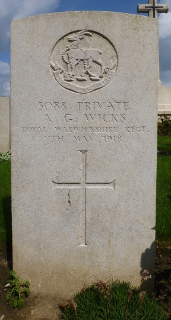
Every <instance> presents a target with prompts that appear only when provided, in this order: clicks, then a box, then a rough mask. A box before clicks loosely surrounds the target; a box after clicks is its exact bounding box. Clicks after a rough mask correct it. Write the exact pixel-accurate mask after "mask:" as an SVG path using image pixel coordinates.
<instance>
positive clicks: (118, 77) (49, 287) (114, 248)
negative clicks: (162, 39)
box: [11, 12, 158, 298]
mask: <svg viewBox="0 0 171 320" xmlns="http://www.w3.org/2000/svg"><path fill="white" fill-rule="evenodd" d="M11 32H12V35H11V43H12V44H11V50H12V51H11V103H12V129H11V131H12V215H13V268H14V270H15V271H16V272H17V273H18V274H19V275H20V277H21V278H23V279H28V280H29V281H30V283H31V290H32V292H34V293H42V294H43V293H48V294H51V295H56V296H58V297H60V298H68V297H71V295H72V294H73V293H75V292H77V291H78V290H80V289H81V288H82V287H83V286H84V285H90V284H91V283H93V282H95V281H98V280H103V281H108V280H111V279H120V280H125V281H130V282H131V283H132V284H133V285H139V284H140V279H141V273H142V271H143V270H144V269H148V270H149V271H150V273H151V274H152V275H153V271H154V241H155V231H154V227H155V185H156V155H157V152H156V135H157V134H156V131H157V130H156V126H157V97H158V94H157V88H158V21H156V20H153V19H150V18H146V17H142V16H136V15H128V14H120V13H112V12H65V13H56V14H50V15H42V16H36V17H31V18H27V19H22V20H18V21H13V22H12V28H11ZM152 283H153V278H152V280H151V286H152Z"/></svg>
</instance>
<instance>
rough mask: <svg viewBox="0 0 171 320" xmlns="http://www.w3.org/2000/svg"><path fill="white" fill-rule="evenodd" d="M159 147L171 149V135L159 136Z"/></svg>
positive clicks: (166, 149) (165, 149) (160, 148)
mask: <svg viewBox="0 0 171 320" xmlns="http://www.w3.org/2000/svg"><path fill="white" fill-rule="evenodd" d="M157 149H158V150H161V151H171V137H162V136H158V137H157Z"/></svg>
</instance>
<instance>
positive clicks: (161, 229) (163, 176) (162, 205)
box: [156, 155, 171, 240]
mask: <svg viewBox="0 0 171 320" xmlns="http://www.w3.org/2000/svg"><path fill="white" fill-rule="evenodd" d="M156 239H157V240H171V156H162V155H158V157H157V208H156Z"/></svg>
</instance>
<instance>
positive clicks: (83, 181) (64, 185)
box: [52, 150, 115, 247]
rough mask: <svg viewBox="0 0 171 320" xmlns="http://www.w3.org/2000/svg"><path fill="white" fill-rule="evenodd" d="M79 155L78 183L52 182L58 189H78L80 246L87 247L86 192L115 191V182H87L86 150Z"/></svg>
mask: <svg viewBox="0 0 171 320" xmlns="http://www.w3.org/2000/svg"><path fill="white" fill-rule="evenodd" d="M79 152H80V153H81V179H80V182H75V183H73V182H57V181H54V180H52V182H53V183H54V184H55V185H56V188H58V189H65V188H68V189H80V192H81V208H80V227H81V235H80V246H82V247H83V246H87V239H86V200H87V195H86V190H87V189H89V188H93V189H99V188H111V189H113V190H115V180H113V181H112V182H106V183H105V182H87V178H86V167H87V152H88V150H79Z"/></svg>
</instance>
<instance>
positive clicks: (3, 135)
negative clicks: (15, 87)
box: [0, 97, 10, 153]
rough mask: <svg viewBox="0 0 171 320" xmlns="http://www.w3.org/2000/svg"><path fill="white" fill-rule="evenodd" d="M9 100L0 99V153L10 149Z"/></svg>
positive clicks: (5, 98)
mask: <svg viewBox="0 0 171 320" xmlns="http://www.w3.org/2000/svg"><path fill="white" fill-rule="evenodd" d="M9 122H10V118H9V98H7V97H0V152H2V153H5V152H7V151H8V150H9V149H10V123H9Z"/></svg>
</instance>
